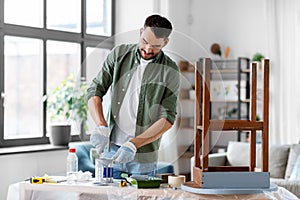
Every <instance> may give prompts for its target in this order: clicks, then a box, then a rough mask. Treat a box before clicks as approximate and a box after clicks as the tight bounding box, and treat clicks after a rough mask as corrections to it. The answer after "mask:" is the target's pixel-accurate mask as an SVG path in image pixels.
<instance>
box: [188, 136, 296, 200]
mask: <svg viewBox="0 0 300 200" xmlns="http://www.w3.org/2000/svg"><path fill="white" fill-rule="evenodd" d="M256 154H257V156H256V164H257V167H258V168H260V166H261V145H260V144H257V145H256ZM298 157H299V158H298ZM297 158H298V160H300V144H291V145H271V146H270V147H269V172H270V182H271V183H273V184H276V185H278V186H280V187H284V188H286V189H287V190H289V191H290V192H292V193H293V194H295V195H296V196H297V197H299V198H300V177H299V175H298V176H297V177H296V178H295V177H294V176H293V177H292V178H291V174H292V173H293V174H294V173H295V170H296V169H294V166H295V164H296V161H297ZM298 162H299V161H297V164H296V165H297V166H298V168H299V163H298ZM249 163H250V144H249V143H245V142H233V141H230V142H229V143H228V147H227V151H226V152H224V153H214V154H210V155H209V166H248V165H249ZM193 166H194V157H192V158H191V167H193ZM295 168H296V167H295ZM191 172H193V170H192V169H191ZM297 173H298V174H299V172H297ZM191 178H193V174H192V175H191Z"/></svg>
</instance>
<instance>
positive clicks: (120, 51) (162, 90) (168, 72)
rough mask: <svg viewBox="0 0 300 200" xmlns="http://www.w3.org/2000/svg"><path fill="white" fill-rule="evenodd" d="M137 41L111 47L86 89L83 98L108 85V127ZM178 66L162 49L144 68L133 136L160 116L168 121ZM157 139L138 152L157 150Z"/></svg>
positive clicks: (135, 59)
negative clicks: (109, 96) (109, 100)
mask: <svg viewBox="0 0 300 200" xmlns="http://www.w3.org/2000/svg"><path fill="white" fill-rule="evenodd" d="M140 59H141V56H140V54H139V52H138V45H137V44H130V45H120V46H117V47H115V48H114V49H113V50H112V51H111V53H110V54H109V55H108V56H107V58H106V60H105V61H104V64H103V67H102V69H101V71H100V72H99V73H98V75H97V76H96V78H94V79H93V81H92V83H91V85H90V87H89V88H88V90H87V99H89V98H90V97H92V96H99V97H100V98H101V99H102V98H103V96H104V95H105V94H106V93H107V91H108V89H109V87H110V86H111V89H112V90H111V92H112V96H111V97H112V99H111V108H110V109H109V113H108V118H107V121H108V123H109V127H110V129H111V130H112V129H113V127H114V125H115V118H116V117H117V116H118V113H119V110H120V107H121V104H122V101H123V99H124V96H125V93H126V91H127V87H128V85H129V82H130V80H131V77H132V75H133V73H134V72H135V70H136V69H137V67H138V65H139V63H140ZM179 76H180V74H179V69H178V66H177V65H176V63H175V62H174V61H173V60H171V59H170V58H169V57H168V56H167V55H165V54H164V53H163V52H162V51H161V52H160V53H159V54H158V55H157V56H156V57H155V58H154V60H153V61H152V62H151V63H149V64H148V65H147V67H146V69H145V72H144V75H143V78H142V84H141V90H140V96H139V105H138V110H137V121H136V131H135V135H136V136H138V135H139V134H141V133H143V132H144V131H145V130H146V129H147V128H149V127H150V126H151V125H152V124H153V123H155V122H156V121H157V120H159V119H161V118H165V119H167V120H168V121H169V122H171V123H172V124H173V123H174V121H175V118H176V114H177V112H176V108H177V100H178V92H179V85H180V78H179ZM159 145H160V138H159V139H158V140H156V141H154V142H152V143H150V144H147V145H145V146H143V147H141V148H139V149H138V153H148V152H153V151H157V150H158V148H159Z"/></svg>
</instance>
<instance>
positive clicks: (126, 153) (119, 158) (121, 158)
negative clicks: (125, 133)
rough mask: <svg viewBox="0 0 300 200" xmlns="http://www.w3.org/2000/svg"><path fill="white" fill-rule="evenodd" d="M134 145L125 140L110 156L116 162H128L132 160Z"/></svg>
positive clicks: (134, 151) (134, 152) (134, 150)
mask: <svg viewBox="0 0 300 200" xmlns="http://www.w3.org/2000/svg"><path fill="white" fill-rule="evenodd" d="M136 151H137V149H136V147H135V145H134V144H133V143H132V142H129V141H128V142H125V143H124V144H123V145H122V146H121V147H120V148H119V149H118V151H117V152H116V154H115V155H114V156H113V157H112V159H113V160H114V161H115V162H117V163H128V162H131V161H133V160H134V156H135V154H136Z"/></svg>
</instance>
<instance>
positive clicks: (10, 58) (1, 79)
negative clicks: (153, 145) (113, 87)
mask: <svg viewBox="0 0 300 200" xmlns="http://www.w3.org/2000/svg"><path fill="white" fill-rule="evenodd" d="M44 3H45V5H44ZM66 10H67V11H68V12H66ZM4 11H5V12H4ZM0 13H2V14H0V92H1V98H0V147H5V146H19V145H30V144H43V143H48V142H49V139H48V137H47V130H48V126H49V117H48V115H47V106H46V105H47V101H46V100H45V95H46V94H48V93H49V92H50V91H51V90H52V89H53V88H55V87H56V86H58V85H59V84H60V83H61V82H62V80H64V79H65V78H66V77H68V76H69V75H70V74H74V75H76V76H77V77H81V78H80V80H87V82H89V81H90V80H91V77H93V76H95V75H96V73H97V72H96V71H97V70H98V69H99V64H101V62H103V61H104V59H105V58H106V55H107V54H108V52H109V51H110V49H111V48H112V46H113V41H112V40H108V41H109V42H106V43H105V44H106V45H105V47H99V43H101V42H104V41H105V40H106V39H107V38H108V37H110V36H111V35H112V27H113V26H112V22H113V16H112V13H113V0H89V1H85V0H45V1H40V0H29V1H26V2H24V1H22V0H9V1H1V2H0ZM16 13H17V14H16ZM86 55H96V56H97V59H87V56H86ZM92 60H97V61H96V62H92ZM94 68H96V69H94ZM88 126H89V125H88ZM83 138H85V139H88V133H86V132H85V131H84V130H83V129H82V130H81V131H79V132H78V131H77V132H72V140H80V139H83Z"/></svg>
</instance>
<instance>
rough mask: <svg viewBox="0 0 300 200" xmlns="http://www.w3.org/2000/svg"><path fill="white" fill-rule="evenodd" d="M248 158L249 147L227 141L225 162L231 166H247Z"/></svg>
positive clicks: (243, 143)
mask: <svg viewBox="0 0 300 200" xmlns="http://www.w3.org/2000/svg"><path fill="white" fill-rule="evenodd" d="M249 158H250V145H249V143H245V142H233V141H229V143H228V148H227V160H228V163H229V165H231V166H248V165H249Z"/></svg>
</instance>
